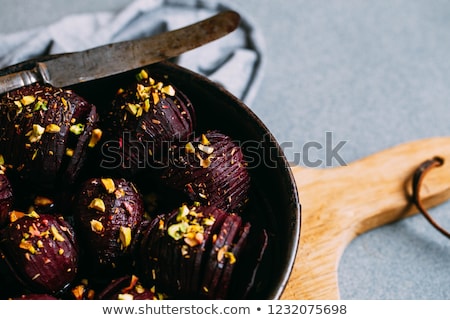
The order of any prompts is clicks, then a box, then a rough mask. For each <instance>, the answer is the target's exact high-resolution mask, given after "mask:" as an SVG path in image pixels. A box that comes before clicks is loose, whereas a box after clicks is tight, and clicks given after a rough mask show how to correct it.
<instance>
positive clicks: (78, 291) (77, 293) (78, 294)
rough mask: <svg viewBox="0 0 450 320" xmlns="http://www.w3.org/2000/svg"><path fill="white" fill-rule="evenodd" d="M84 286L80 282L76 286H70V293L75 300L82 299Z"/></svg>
mask: <svg viewBox="0 0 450 320" xmlns="http://www.w3.org/2000/svg"><path fill="white" fill-rule="evenodd" d="M84 289H85V286H84V285H82V284H80V285H78V286H75V287H73V288H72V290H71V291H72V294H73V296H74V297H75V299H76V300H82V299H83V293H84Z"/></svg>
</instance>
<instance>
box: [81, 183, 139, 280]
mask: <svg viewBox="0 0 450 320" xmlns="http://www.w3.org/2000/svg"><path fill="white" fill-rule="evenodd" d="M143 214H144V204H143V201H142V195H141V194H140V193H139V192H138V191H137V189H136V188H135V186H134V185H133V183H131V182H129V181H127V180H125V179H112V178H91V179H89V180H88V181H86V182H85V183H84V184H83V186H82V187H81V189H80V191H79V193H78V194H77V196H76V197H75V204H74V219H75V226H76V231H77V232H78V235H79V238H80V241H81V243H82V244H83V248H84V250H85V253H86V257H87V262H88V263H89V264H90V266H91V267H92V268H94V269H95V267H97V268H99V271H100V270H102V271H114V270H115V269H117V271H121V269H122V268H126V267H127V266H128V264H129V259H128V258H129V254H130V250H129V247H130V244H131V243H132V241H133V237H134V235H135V233H136V231H137V228H138V226H139V224H140V223H141V221H142V218H143Z"/></svg>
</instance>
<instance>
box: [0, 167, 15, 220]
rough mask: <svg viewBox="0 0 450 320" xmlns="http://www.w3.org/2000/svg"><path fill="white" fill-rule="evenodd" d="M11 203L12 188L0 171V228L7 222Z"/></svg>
mask: <svg viewBox="0 0 450 320" xmlns="http://www.w3.org/2000/svg"><path fill="white" fill-rule="evenodd" d="M12 205H13V190H12V187H11V184H10V182H9V180H8V178H7V176H6V175H5V174H3V173H2V172H0V228H2V227H4V226H6V224H8V222H9V212H10V211H11V209H12Z"/></svg>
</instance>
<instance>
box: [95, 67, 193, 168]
mask: <svg viewBox="0 0 450 320" xmlns="http://www.w3.org/2000/svg"><path fill="white" fill-rule="evenodd" d="M137 78H138V79H137V81H135V82H134V83H132V84H130V85H129V86H128V87H126V88H121V89H119V90H118V92H117V95H116V97H115V99H114V100H113V102H112V107H111V109H110V111H109V112H108V114H107V115H106V116H105V117H104V119H103V120H102V122H101V126H102V128H104V132H105V138H104V144H103V154H104V155H106V157H104V158H103V159H102V162H101V164H100V165H101V167H103V168H107V169H118V168H120V169H122V170H121V172H122V173H123V172H130V171H131V172H136V171H137V170H139V169H143V168H146V167H149V166H159V163H160V162H161V159H164V156H163V155H164V154H165V153H166V152H167V150H168V149H169V148H170V145H171V144H172V143H175V142H176V141H179V140H182V141H186V139H187V138H188V137H189V136H190V135H191V134H192V132H193V130H194V126H195V114H194V110H193V107H192V104H191V102H190V100H189V99H188V98H187V97H186V96H185V95H184V94H183V92H182V91H180V90H178V89H176V88H175V87H174V85H172V84H171V83H170V82H169V81H168V80H167V79H166V78H164V77H160V76H157V75H152V74H148V73H147V71H146V70H142V71H141V72H140V73H139V74H138V75H137Z"/></svg>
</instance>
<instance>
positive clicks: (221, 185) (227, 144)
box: [160, 131, 250, 212]
mask: <svg viewBox="0 0 450 320" xmlns="http://www.w3.org/2000/svg"><path fill="white" fill-rule="evenodd" d="M160 177H161V181H162V183H163V184H165V185H167V186H169V187H172V188H174V189H177V190H182V191H183V192H185V193H186V194H187V195H188V196H189V197H190V198H191V199H192V200H193V201H199V202H201V203H202V204H205V205H211V206H215V207H218V208H220V209H223V210H225V211H228V212H235V211H236V212H239V211H241V210H242V208H243V207H244V206H245V204H246V202H247V200H248V190H249V188H250V175H249V173H248V170H247V167H246V162H245V160H244V156H243V153H242V150H241V148H240V146H239V145H238V144H236V143H235V142H233V140H232V139H231V138H230V137H229V136H227V135H225V134H223V133H221V132H218V131H209V132H206V133H205V134H202V135H201V136H199V137H197V138H195V139H194V140H192V141H190V142H188V143H186V144H185V145H182V146H180V147H179V148H178V149H177V150H175V151H174V153H173V157H172V158H171V159H170V160H169V161H168V166H167V168H165V169H163V170H162V173H161V176H160Z"/></svg>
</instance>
